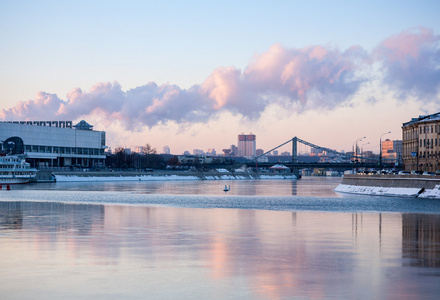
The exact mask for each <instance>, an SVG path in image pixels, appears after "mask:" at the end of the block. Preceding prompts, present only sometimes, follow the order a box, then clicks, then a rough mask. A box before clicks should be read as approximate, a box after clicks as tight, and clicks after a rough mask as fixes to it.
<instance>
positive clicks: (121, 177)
mask: <svg viewBox="0 0 440 300" xmlns="http://www.w3.org/2000/svg"><path fill="white" fill-rule="evenodd" d="M39 173H40V172H39ZM250 179H277V180H285V179H286V180H297V179H298V178H297V177H296V176H295V175H294V174H292V173H251V172H234V173H231V172H219V171H205V172H197V171H190V172H188V171H154V172H130V171H127V172H81V171H80V172H74V171H72V172H66V171H63V172H57V171H55V172H51V171H44V172H42V173H41V174H40V176H39V177H37V178H36V180H35V182H37V183H38V182H81V181H102V182H104V181H177V180H250Z"/></svg>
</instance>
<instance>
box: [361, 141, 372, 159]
mask: <svg viewBox="0 0 440 300" xmlns="http://www.w3.org/2000/svg"><path fill="white" fill-rule="evenodd" d="M369 143H370V142H368V143H366V144H363V145H362V146H361V162H362V157H363V156H364V146H365V145H368V144H369Z"/></svg>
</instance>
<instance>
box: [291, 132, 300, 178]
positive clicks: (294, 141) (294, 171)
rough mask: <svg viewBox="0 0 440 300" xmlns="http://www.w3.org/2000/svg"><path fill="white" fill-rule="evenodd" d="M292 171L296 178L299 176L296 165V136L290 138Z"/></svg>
mask: <svg viewBox="0 0 440 300" xmlns="http://www.w3.org/2000/svg"><path fill="white" fill-rule="evenodd" d="M292 163H293V167H292V173H293V174H295V176H296V177H297V178H300V177H299V167H298V165H297V164H298V138H297V137H294V138H293V139H292Z"/></svg>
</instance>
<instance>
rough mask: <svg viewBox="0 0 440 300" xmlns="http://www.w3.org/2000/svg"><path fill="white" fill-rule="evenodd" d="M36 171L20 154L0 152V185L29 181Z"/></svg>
mask: <svg viewBox="0 0 440 300" xmlns="http://www.w3.org/2000/svg"><path fill="white" fill-rule="evenodd" d="M37 172H38V170H37V169H34V168H31V166H30V164H29V163H27V162H26V161H25V159H24V158H23V157H22V156H20V155H5V154H0V185H2V184H4V185H5V184H18V183H29V182H30V181H31V180H33V179H34V178H35V176H36V175H37Z"/></svg>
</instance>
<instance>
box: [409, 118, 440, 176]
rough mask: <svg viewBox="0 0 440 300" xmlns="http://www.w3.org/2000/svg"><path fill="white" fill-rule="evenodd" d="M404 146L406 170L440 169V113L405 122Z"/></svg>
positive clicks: (430, 170) (429, 170)
mask: <svg viewBox="0 0 440 300" xmlns="http://www.w3.org/2000/svg"><path fill="white" fill-rule="evenodd" d="M402 146H403V149H402V152H403V167H404V170H406V171H428V172H435V171H438V170H440V113H436V114H432V115H427V116H419V117H418V118H413V119H412V120H411V121H409V122H406V123H403V125H402Z"/></svg>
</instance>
